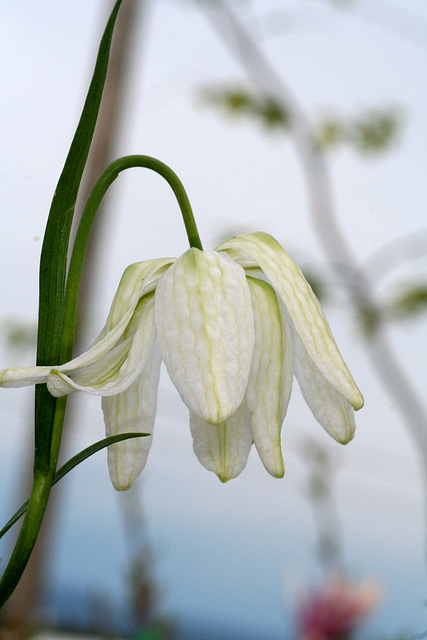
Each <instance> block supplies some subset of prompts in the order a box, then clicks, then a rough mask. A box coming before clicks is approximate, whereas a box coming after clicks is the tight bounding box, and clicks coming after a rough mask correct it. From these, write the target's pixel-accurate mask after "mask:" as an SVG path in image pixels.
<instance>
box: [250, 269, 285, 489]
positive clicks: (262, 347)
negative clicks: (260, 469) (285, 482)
mask: <svg viewBox="0 0 427 640" xmlns="http://www.w3.org/2000/svg"><path fill="white" fill-rule="evenodd" d="M247 281H248V285H249V289H250V292H251V296H252V306H253V310H254V320H255V349H254V356H253V360H252V367H251V373H250V377H249V382H248V386H247V388H246V396H245V398H246V402H247V404H248V407H249V409H250V411H251V413H252V431H253V440H254V444H255V447H256V449H257V451H258V454H259V457H260V458H261V460H262V463H263V465H264V467H265V468H266V469H267V471H268V472H269V473H270V474H271V475H272V476H274V477H276V478H281V477H283V475H284V473H285V467H284V464H283V457H282V451H281V444H280V431H281V428H282V423H283V419H284V417H285V414H286V409H287V406H288V403H289V398H290V395H291V390H292V380H293V364H292V344H291V339H290V335H289V329H288V327H287V325H286V322H285V321H284V320H282V316H281V312H280V307H279V302H278V300H277V296H276V294H275V292H274V289H273V288H272V287H271V286H270V285H269V284H268V283H267V282H264V281H263V280H258V279H256V278H251V277H248V279H247Z"/></svg>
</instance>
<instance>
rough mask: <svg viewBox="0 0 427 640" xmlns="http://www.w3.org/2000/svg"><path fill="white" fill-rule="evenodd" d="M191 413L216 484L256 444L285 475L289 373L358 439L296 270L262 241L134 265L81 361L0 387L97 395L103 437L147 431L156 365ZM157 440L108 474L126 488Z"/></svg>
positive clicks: (334, 424)
mask: <svg viewBox="0 0 427 640" xmlns="http://www.w3.org/2000/svg"><path fill="white" fill-rule="evenodd" d="M162 360H163V361H164V363H165V365H166V368H167V371H168V373H169V376H170V378H171V380H172V382H173V383H174V385H175V387H176V388H177V390H178V392H179V394H180V396H181V398H182V400H183V402H184V403H185V404H186V406H187V407H188V409H189V411H190V428H191V433H192V436H193V443H194V451H195V453H196V455H197V457H198V459H199V461H200V462H201V463H202V464H203V465H204V466H205V467H206V468H207V469H209V470H212V471H214V472H215V473H216V474H217V476H218V477H219V478H220V479H221V480H222V481H223V482H225V481H227V480H230V479H231V478H234V477H235V476H237V475H238V474H239V473H240V472H241V471H242V470H243V469H244V467H245V465H246V462H247V459H248V455H249V451H250V449H251V446H252V443H254V444H255V447H256V449H257V451H258V454H259V456H260V458H261V460H262V462H263V464H264V466H265V468H266V469H267V471H268V472H269V473H270V474H271V475H273V476H275V477H282V476H283V474H284V465H283V458H282V452H281V444H280V432H281V427H282V423H283V420H284V417H285V414H286V410H287V406H288V402H289V398H290V395H291V390H292V380H293V375H294V374H295V376H296V378H297V380H298V382H299V385H300V387H301V390H302V393H303V395H304V398H305V400H306V402H307V404H308V406H309V407H310V409H311V411H312V412H313V414H314V416H315V418H316V419H317V420H318V422H319V423H320V424H321V425H322V426H323V427H324V429H326V431H327V432H328V433H329V434H330V435H331V436H332V437H333V438H335V439H336V440H337V441H338V442H341V443H347V442H348V441H349V440H351V439H352V437H353V435H354V429H355V423H354V411H353V410H354V409H356V410H357V409H360V408H361V407H362V405H363V398H362V396H361V394H360V391H359V390H358V388H357V386H356V384H355V382H354V381H353V378H352V377H351V374H350V372H349V370H348V368H347V366H346V364H345V363H344V361H343V359H342V357H341V355H340V353H339V351H338V348H337V346H336V344H335V342H334V339H333V337H332V335H331V332H330V330H329V327H328V325H327V322H326V320H325V317H324V315H323V312H322V309H321V307H320V305H319V302H318V300H317V299H316V297H315V295H314V294H313V292H312V290H311V288H310V286H309V284H308V283H307V281H306V280H305V278H304V276H303V275H302V273H301V271H300V270H299V269H298V267H297V266H296V264H295V263H294V262H293V261H292V260H291V258H290V257H289V256H288V254H287V253H286V252H285V251H284V249H283V248H282V247H281V246H280V245H279V243H278V242H277V241H276V240H274V238H272V237H271V236H269V235H267V234H265V233H260V232H257V233H252V234H247V235H242V236H237V237H234V238H231V239H229V240H226V241H225V242H222V243H221V244H220V245H219V246H217V247H216V249H215V251H200V250H199V249H196V248H191V249H189V250H188V251H186V252H185V253H184V254H183V255H182V256H180V257H179V258H178V259H155V260H147V261H144V262H140V263H137V264H133V265H130V266H129V267H128V268H127V269H126V271H125V272H124V274H123V276H122V279H121V282H120V284H119V288H118V290H117V293H116V295H115V297H114V300H113V303H112V306H111V310H110V313H109V315H108V318H107V322H106V325H105V327H104V329H103V330H102V332H101V333H100V335H99V336H98V338H97V339H96V341H95V343H94V344H93V345H92V346H91V347H90V348H89V349H88V350H87V351H86V352H85V353H83V354H82V355H80V356H78V357H77V358H75V359H73V360H71V361H70V362H67V363H65V364H61V365H59V366H54V365H52V366H41V367H29V368H23V367H18V368H9V369H4V370H3V371H1V372H0V385H1V386H4V387H19V386H24V385H29V384H37V383H44V382H46V383H47V385H48V389H49V391H50V393H51V394H52V395H54V396H58V397H59V396H63V395H65V394H69V393H72V392H74V391H85V392H87V393H90V394H94V395H100V396H102V408H103V412H104V419H105V424H106V432H107V436H109V435H114V434H117V433H126V432H145V433H149V434H152V432H153V426H154V421H155V414H156V404H157V387H158V383H159V374H160V365H161V361H162ZM151 441H152V436H151V435H150V436H149V437H145V438H133V439H129V440H126V441H122V442H120V443H117V444H115V445H112V446H110V447H109V450H108V462H109V470H110V476H111V479H112V482H113V484H114V486H115V487H116V488H117V489H127V488H129V487H130V486H131V485H132V483H133V482H134V480H135V478H136V477H137V476H138V474H139V473H140V472H141V471H142V469H143V468H144V466H145V463H146V460H147V456H148V452H149V449H150V446H151Z"/></svg>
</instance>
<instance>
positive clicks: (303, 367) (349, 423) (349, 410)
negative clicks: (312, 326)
mask: <svg viewBox="0 0 427 640" xmlns="http://www.w3.org/2000/svg"><path fill="white" fill-rule="evenodd" d="M291 332H292V342H293V347H294V372H295V377H296V379H297V380H298V383H299V386H300V388H301V391H302V394H303V396H304V399H305V401H306V403H307V404H308V406H309V407H310V409H311V411H312V413H313V415H314V417H315V418H316V420H317V421H318V422H319V423H320V424H321V425H322V427H323V428H324V429H325V431H326V432H327V433H329V435H330V436H332V437H333V438H334V439H335V440H337V442H340V443H341V444H347V442H350V440H352V439H353V437H354V432H355V429H356V424H355V420H354V410H353V407H352V406H351V404H350V403H349V402H348V401H347V400H346V398H345V397H344V396H343V395H342V394H341V393H339V391H337V390H336V388H335V387H333V386H332V385H331V384H330V383H329V382H328V381H327V380H326V378H325V376H324V375H323V373H322V372H321V371H320V370H319V369H318V367H317V366H316V365H315V363H314V362H313V360H312V359H311V358H310V355H309V353H308V351H307V349H306V348H305V347H304V345H303V344H302V342H301V340H300V339H299V337H298V335H297V334H296V331H295V329H293V330H292V327H291Z"/></svg>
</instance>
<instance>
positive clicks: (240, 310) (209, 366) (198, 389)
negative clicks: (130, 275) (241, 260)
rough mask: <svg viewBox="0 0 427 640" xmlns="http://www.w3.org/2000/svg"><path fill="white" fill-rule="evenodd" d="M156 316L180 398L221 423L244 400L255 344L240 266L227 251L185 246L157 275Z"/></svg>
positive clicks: (165, 357)
mask: <svg viewBox="0 0 427 640" xmlns="http://www.w3.org/2000/svg"><path fill="white" fill-rule="evenodd" d="M155 318H156V326H157V333H158V338H159V344H160V350H161V353H162V357H163V360H164V362H165V364H166V367H167V370H168V373H169V376H170V378H171V380H172V382H173V383H174V385H175V386H176V388H177V389H178V391H179V393H180V395H181V397H182V399H183V401H184V403H185V404H186V405H187V407H188V408H189V409H190V410H191V411H193V412H194V413H196V414H197V415H198V416H199V417H200V418H201V419H202V420H205V421H206V422H209V423H210V424H221V423H222V422H224V421H225V420H226V419H227V418H228V417H229V416H230V415H232V414H233V413H234V412H235V411H236V409H237V408H238V407H239V405H240V404H241V402H242V399H243V396H244V393H245V389H246V385H247V382H248V379H249V371H250V365H251V361H252V354H253V348H254V340H255V337H254V320H253V311H252V304H251V297H250V293H249V288H248V285H247V282H246V277H245V273H244V271H243V269H242V268H241V267H240V266H239V265H238V264H236V263H235V262H233V261H232V260H231V259H230V258H229V257H228V256H226V255H220V254H219V253H216V252H215V251H199V250H198V249H194V248H193V249H189V250H188V251H187V252H186V253H184V254H183V255H182V256H181V257H180V258H178V260H177V261H176V262H175V263H174V264H173V265H172V266H171V267H170V269H169V270H168V271H167V272H166V273H165V274H164V275H163V276H162V277H161V278H160V281H159V284H158V286H157V290H156V295H155Z"/></svg>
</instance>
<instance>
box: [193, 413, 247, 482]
mask: <svg viewBox="0 0 427 640" xmlns="http://www.w3.org/2000/svg"><path fill="white" fill-rule="evenodd" d="M190 429H191V434H192V436H193V448H194V453H195V454H196V456H197V458H198V460H199V462H200V463H201V464H202V465H203V466H204V467H205V468H206V469H208V471H214V472H215V473H216V475H217V476H218V478H219V479H220V480H221V482H227V481H228V480H231V479H232V478H235V477H236V476H238V475H239V473H241V472H242V471H243V469H244V468H245V467H246V464H247V461H248V456H249V452H250V450H251V446H252V426H251V413H250V411H249V409H248V407H247V405H246V403H245V402H242V404H241V405H240V407H239V408H238V409H237V411H236V412H235V413H234V414H233V415H232V416H230V417H229V418H228V420H226V421H225V422H224V423H222V424H220V425H213V424H209V423H208V422H205V421H204V420H201V419H200V418H199V417H198V416H197V415H196V414H195V413H193V412H190Z"/></svg>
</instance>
